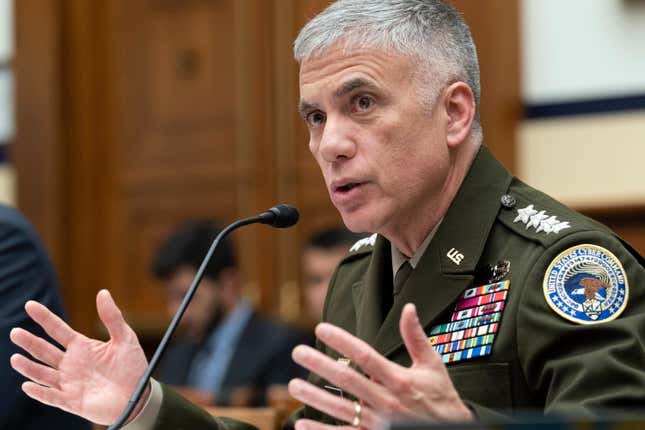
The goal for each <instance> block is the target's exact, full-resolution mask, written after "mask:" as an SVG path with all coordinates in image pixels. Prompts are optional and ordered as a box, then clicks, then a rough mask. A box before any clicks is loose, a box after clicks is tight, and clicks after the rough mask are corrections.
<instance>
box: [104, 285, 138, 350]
mask: <svg viewBox="0 0 645 430" xmlns="http://www.w3.org/2000/svg"><path fill="white" fill-rule="evenodd" d="M96 310H97V311H98V313H99V318H101V321H103V324H104V325H105V328H106V329H107V331H108V333H109V334H110V339H112V340H114V341H115V342H123V341H125V340H127V338H128V334H129V329H130V327H129V326H128V323H126V322H125V320H124V319H123V314H122V313H121V310H120V309H119V308H118V307H117V305H116V303H114V299H113V298H112V295H111V294H110V292H109V291H108V290H101V291H99V293H98V294H97V295H96Z"/></svg>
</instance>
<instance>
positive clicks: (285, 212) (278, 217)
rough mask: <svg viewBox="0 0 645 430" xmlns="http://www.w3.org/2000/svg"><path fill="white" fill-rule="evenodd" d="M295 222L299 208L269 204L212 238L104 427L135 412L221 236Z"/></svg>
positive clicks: (115, 425)
mask: <svg viewBox="0 0 645 430" xmlns="http://www.w3.org/2000/svg"><path fill="white" fill-rule="evenodd" d="M297 221H298V211H297V210H296V209H295V208H294V207H291V206H288V205H278V206H274V207H272V208H271V209H269V210H268V211H266V212H263V213H261V214H260V215H258V216H256V217H252V218H245V219H241V220H239V221H235V222H234V223H232V224H230V225H229V226H227V227H226V228H225V229H224V230H222V231H221V232H220V233H219V234H218V235H217V237H216V238H215V240H213V243H212V244H211V247H210V248H209V249H208V252H207V253H206V256H205V257H204V260H203V261H202V264H201V266H200V267H199V270H197V274H196V275H195V279H193V283H192V284H191V285H190V288H189V289H188V292H187V293H186V296H184V300H183V301H182V302H181V305H180V306H179V309H177V312H176V313H175V316H174V317H173V319H172V321H171V322H170V325H169V326H168V329H167V330H166V333H165V334H164V336H163V338H162V339H161V342H159V346H158V347H157V350H156V351H155V353H154V355H153V356H152V359H150V363H149V364H148V367H147V368H146V371H145V372H144V373H143V375H142V376H141V378H140V379H139V383H138V384H137V386H136V388H135V389H134V392H133V393H132V396H131V397H130V400H129V401H128V405H127V406H126V408H125V409H124V410H123V412H122V413H121V416H119V418H117V420H116V421H115V422H114V423H112V425H111V426H110V427H108V428H107V430H117V429H119V428H121V427H122V426H123V425H124V424H125V422H126V421H127V419H128V417H129V416H130V414H131V413H132V411H134V408H135V407H136V405H137V403H138V402H139V400H140V399H141V396H142V395H143V392H144V391H145V389H146V387H147V385H148V381H149V380H150V376H151V375H152V372H154V371H155V369H156V367H157V364H158V363H159V360H160V359H161V355H162V354H163V352H164V351H165V349H166V344H167V343H168V341H169V340H170V338H171V337H172V335H173V333H174V332H175V329H176V328H177V325H179V321H180V320H181V317H182V316H183V315H184V312H186V309H187V308H188V305H189V304H190V301H191V300H192V299H193V296H194V295H195V291H197V287H198V286H199V283H200V282H201V280H202V278H203V277H204V272H205V271H206V266H207V265H208V263H209V262H210V260H211V258H212V257H213V254H214V253H215V249H217V246H218V245H219V243H220V241H221V240H222V238H223V237H224V236H226V235H227V234H229V233H230V232H232V231H233V230H235V229H237V228H240V227H242V226H245V225H248V224H255V223H262V224H268V225H271V226H273V227H278V228H283V227H290V226H292V225H294V224H295V223H296V222H297Z"/></svg>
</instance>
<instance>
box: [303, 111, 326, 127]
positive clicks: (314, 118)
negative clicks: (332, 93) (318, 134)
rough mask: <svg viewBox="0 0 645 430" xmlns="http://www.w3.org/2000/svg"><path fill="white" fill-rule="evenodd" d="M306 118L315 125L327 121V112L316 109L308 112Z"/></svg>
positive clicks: (311, 125) (310, 123) (308, 122)
mask: <svg viewBox="0 0 645 430" xmlns="http://www.w3.org/2000/svg"><path fill="white" fill-rule="evenodd" d="M306 120H307V124H308V125H309V126H310V127H315V126H318V125H320V124H322V123H324V122H325V114H324V113H322V112H320V111H314V112H311V113H309V114H307V118H306Z"/></svg>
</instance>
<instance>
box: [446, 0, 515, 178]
mask: <svg viewBox="0 0 645 430" xmlns="http://www.w3.org/2000/svg"><path fill="white" fill-rule="evenodd" d="M449 3H451V4H452V5H453V6H455V8H457V10H459V11H460V12H461V13H462V14H463V15H464V18H465V19H466V22H467V23H468V25H469V26H470V31H471V33H472V35H473V39H474V40H475V45H476V46H477V52H478V55H479V66H480V74H481V87H482V88H481V106H480V107H481V111H480V114H481V123H482V127H483V129H484V143H485V144H486V145H487V146H488V147H489V148H490V149H491V150H492V151H493V153H494V154H495V156H496V157H497V158H498V159H499V160H500V161H501V162H502V163H503V164H504V165H505V166H506V167H507V168H508V169H510V170H511V171H513V170H514V168H515V128H516V126H517V124H518V123H519V121H520V120H521V119H522V102H521V98H520V45H519V2H518V1H517V0H487V1H481V0H449Z"/></svg>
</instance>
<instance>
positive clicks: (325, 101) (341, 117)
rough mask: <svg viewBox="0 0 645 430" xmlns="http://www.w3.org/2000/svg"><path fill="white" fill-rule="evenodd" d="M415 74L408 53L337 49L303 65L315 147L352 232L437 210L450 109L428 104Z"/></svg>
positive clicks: (305, 108) (387, 227)
mask: <svg viewBox="0 0 645 430" xmlns="http://www.w3.org/2000/svg"><path fill="white" fill-rule="evenodd" d="M414 72H415V64H414V63H413V62H412V61H410V59H409V58H408V57H404V56H401V55H398V54H394V53H391V52H385V51H382V50H378V49H367V48H366V49H360V50H353V51H347V52H343V50H342V49H335V48H331V49H330V50H328V51H326V52H325V53H324V54H322V55H320V56H318V57H315V58H312V59H310V60H306V61H304V62H303V63H302V65H301V69H300V96H301V102H300V111H301V115H302V117H303V118H304V119H305V122H306V123H307V126H308V128H309V132H310V140H309V149H310V150H311V153H312V154H313V155H314V157H315V158H316V161H317V162H318V164H319V166H320V169H321V170H322V173H323V176H324V178H325V183H326V185H327V189H328V192H329V195H330V197H331V200H332V202H333V204H334V205H335V206H336V208H337V209H338V210H339V212H340V214H341V216H342V218H343V221H344V222H345V224H346V225H347V227H348V228H349V229H351V230H353V231H367V232H379V233H381V234H384V235H385V236H388V234H394V235H397V234H399V230H401V229H402V228H404V227H405V226H407V225H409V223H415V222H417V223H418V220H415V218H417V217H418V215H419V214H423V213H428V212H427V211H428V210H430V211H432V210H433V208H434V207H435V206H436V202H437V200H438V199H439V196H440V195H441V192H442V189H443V187H444V186H445V183H446V181H447V177H448V171H449V166H450V154H449V151H448V146H447V145H446V141H445V130H446V129H445V127H446V126H445V124H446V120H445V119H446V111H445V109H441V107H442V106H441V102H439V103H437V104H435V107H434V108H430V107H428V106H427V105H426V104H424V103H425V102H426V99H425V98H426V95H425V93H424V92H423V91H422V90H420V88H419V86H418V85H417V83H416V82H417V80H416V77H415V73H414ZM438 100H441V95H440V96H439V99H438Z"/></svg>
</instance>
